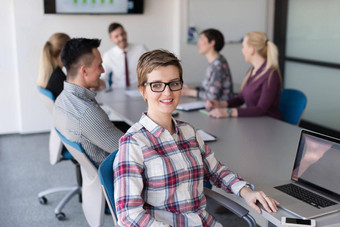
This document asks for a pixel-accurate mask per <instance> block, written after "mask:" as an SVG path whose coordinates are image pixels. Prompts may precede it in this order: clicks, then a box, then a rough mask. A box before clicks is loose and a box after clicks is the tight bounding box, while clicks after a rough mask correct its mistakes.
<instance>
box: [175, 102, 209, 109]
mask: <svg viewBox="0 0 340 227" xmlns="http://www.w3.org/2000/svg"><path fill="white" fill-rule="evenodd" d="M204 107H205V102H202V101H196V102H188V103H183V104H179V105H178V106H177V109H178V110H184V111H190V110H199V109H203V108H204Z"/></svg>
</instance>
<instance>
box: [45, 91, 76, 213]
mask: <svg viewBox="0 0 340 227" xmlns="http://www.w3.org/2000/svg"><path fill="white" fill-rule="evenodd" d="M38 90H39V92H40V94H41V97H42V99H43V101H44V103H45V105H46V106H47V108H48V110H49V111H50V112H51V113H52V111H53V106H54V96H53V94H52V92H51V91H49V90H47V89H45V88H42V87H38ZM49 154H50V163H51V165H55V164H56V163H58V162H60V161H63V160H69V161H72V162H73V163H74V164H75V167H76V176H77V185H76V186H64V187H54V188H49V189H47V190H44V191H42V192H39V194H38V199H39V202H40V204H42V205H45V204H47V202H48V200H47V198H46V196H47V195H49V194H52V193H56V192H63V191H66V192H68V193H67V194H66V195H65V196H64V198H63V199H62V200H61V201H60V202H59V203H58V205H57V206H56V208H55V209H54V213H55V216H56V217H57V218H58V220H64V219H65V214H64V213H63V212H62V209H63V208H64V207H65V205H66V204H67V203H68V201H70V200H71V198H73V196H75V195H79V201H80V202H81V201H82V198H81V190H82V188H81V185H82V178H81V172H80V166H79V164H78V163H77V162H76V161H75V159H74V158H73V157H72V155H71V154H70V152H68V151H67V150H66V148H65V147H64V146H63V144H62V142H61V140H60V138H59V136H58V134H57V132H56V131H55V129H54V128H52V129H51V132H50V138H49Z"/></svg>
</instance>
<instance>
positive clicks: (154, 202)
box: [113, 50, 278, 226]
mask: <svg viewBox="0 0 340 227" xmlns="http://www.w3.org/2000/svg"><path fill="white" fill-rule="evenodd" d="M137 75H138V90H139V92H140V93H141V95H142V96H143V98H144V100H145V101H146V102H147V105H148V108H147V112H145V113H143V114H142V116H141V118H140V120H139V121H138V122H137V123H135V124H134V125H132V126H131V128H130V129H129V130H128V131H127V132H126V134H125V135H124V136H123V137H122V138H121V139H120V141H119V151H118V153H117V157H116V158H115V160H114V164H113V171H114V176H113V177H114V199H115V205H116V211H117V215H118V224H119V225H120V226H222V225H221V224H220V223H218V222H217V221H216V219H215V218H214V217H213V216H212V215H211V214H209V213H208V212H207V211H206V205H207V204H206V203H207V202H206V198H205V195H204V190H203V180H208V181H210V182H211V183H212V184H214V185H215V186H216V187H218V188H222V189H223V190H224V191H226V192H229V193H234V194H235V195H237V196H240V197H242V198H244V200H245V201H246V202H247V204H248V205H249V206H250V207H252V208H253V209H255V210H256V211H257V212H259V213H260V212H261V210H260V208H259V207H258V205H257V204H256V202H257V201H258V202H259V203H260V204H262V205H263V207H264V209H265V210H266V211H267V212H270V213H271V212H276V211H277V205H278V202H277V201H276V200H275V199H273V198H271V197H269V196H266V195H265V194H264V192H262V191H253V185H251V184H249V183H248V182H246V181H244V180H243V179H241V178H240V177H239V176H238V175H237V174H235V173H234V172H232V171H231V170H230V169H228V168H227V167H226V166H225V165H223V164H221V163H220V162H218V161H217V160H216V158H215V156H214V152H213V151H212V150H211V149H210V147H209V146H208V145H207V144H205V143H204V141H203V140H202V138H201V137H200V135H199V133H198V132H197V130H196V129H195V128H194V127H192V126H191V125H190V124H188V123H186V122H182V121H178V120H175V119H174V118H173V117H172V115H171V114H172V112H173V111H174V110H175V109H176V107H177V105H178V103H179V100H180V97H181V90H182V85H183V79H182V66H181V64H180V61H179V60H178V58H177V57H176V56H175V55H174V54H172V53H170V52H168V51H165V50H153V51H150V52H146V53H145V54H143V55H142V56H141V57H140V59H139V62H138V65H137Z"/></svg>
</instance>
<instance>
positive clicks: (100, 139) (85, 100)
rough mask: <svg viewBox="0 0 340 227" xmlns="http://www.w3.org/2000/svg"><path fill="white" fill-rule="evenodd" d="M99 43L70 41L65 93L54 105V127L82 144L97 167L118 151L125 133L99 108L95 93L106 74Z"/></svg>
mask: <svg viewBox="0 0 340 227" xmlns="http://www.w3.org/2000/svg"><path fill="white" fill-rule="evenodd" d="M99 45H100V40H98V39H85V38H77V39H71V40H69V41H68V42H67V43H66V44H65V46H64V48H63V50H62V53H61V60H62V62H63V64H64V66H65V67H66V70H67V80H66V82H64V90H63V91H62V92H61V94H60V95H59V96H58V98H57V100H56V101H55V106H54V111H53V119H54V125H55V127H56V128H57V129H58V130H59V131H60V132H61V134H63V135H64V136H65V137H66V138H68V139H69V140H71V141H75V142H79V143H80V144H81V146H82V147H83V148H84V150H85V152H86V154H87V155H88V156H89V158H90V159H91V160H92V162H93V163H94V164H95V165H96V166H97V167H98V166H99V165H100V164H101V163H102V161H103V160H104V159H105V158H106V157H107V156H108V155H109V154H110V153H111V152H113V151H114V150H115V149H117V148H118V141H119V138H120V137H121V136H122V135H123V133H122V132H121V131H120V130H119V129H117V128H116V127H115V126H114V125H113V123H112V122H111V121H110V120H109V118H108V116H107V114H106V113H105V112H104V111H103V109H102V108H100V106H99V105H98V103H97V101H96V99H95V96H96V93H95V92H94V91H92V90H90V89H91V88H97V87H98V86H99V83H100V79H99V78H100V75H101V73H103V72H104V68H103V66H102V58H101V55H100V53H99V51H98V49H97V48H98V47H99Z"/></svg>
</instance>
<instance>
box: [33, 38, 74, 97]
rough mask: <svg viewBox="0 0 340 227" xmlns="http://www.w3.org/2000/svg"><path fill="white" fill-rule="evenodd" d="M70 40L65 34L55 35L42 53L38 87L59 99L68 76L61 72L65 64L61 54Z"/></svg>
mask: <svg viewBox="0 0 340 227" xmlns="http://www.w3.org/2000/svg"><path fill="white" fill-rule="evenodd" d="M69 39H70V37H69V36H68V35H66V34H64V33H55V34H53V35H52V36H51V37H50V38H49V40H48V41H47V42H46V43H45V45H44V48H43V51H42V55H41V60H40V71H39V78H38V86H40V87H43V88H46V89H48V90H50V91H51V92H52V93H53V95H54V98H57V96H58V95H59V94H60V93H61V91H62V90H63V88H64V81H65V80H66V75H65V74H64V72H63V71H62V70H61V69H62V67H63V64H62V62H61V59H60V53H61V49H62V48H63V46H64V44H65V43H66V42H67V41H68V40H69Z"/></svg>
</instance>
